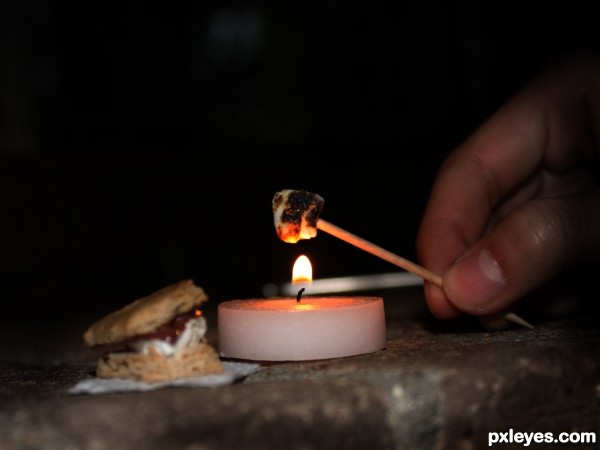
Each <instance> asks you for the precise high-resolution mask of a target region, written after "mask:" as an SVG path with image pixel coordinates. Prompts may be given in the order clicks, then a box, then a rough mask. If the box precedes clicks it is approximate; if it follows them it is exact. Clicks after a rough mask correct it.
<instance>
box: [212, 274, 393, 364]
mask: <svg viewBox="0 0 600 450" xmlns="http://www.w3.org/2000/svg"><path fill="white" fill-rule="evenodd" d="M307 285H308V286H309V285H310V284H309V283H306V279H305V283H304V284H303V286H307ZM299 289H301V287H300V285H299ZM308 292H310V287H308ZM383 306H384V305H383V299H382V298H381V297H344V296H331V297H328V296H319V297H316V296H310V295H306V296H300V294H299V295H298V297H297V298H292V297H285V298H284V297H278V298H266V299H245V300H230V301H226V302H223V303H221V304H220V305H219V307H218V318H217V321H218V347H219V352H220V354H221V356H222V357H225V358H236V359H249V360H255V361H303V360H313V359H328V358H337V357H345V356H353V355H360V354H366V353H373V352H376V351H377V350H381V349H383V348H385V346H386V326H385V313H384V307H383Z"/></svg>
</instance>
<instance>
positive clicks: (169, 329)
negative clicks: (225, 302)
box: [125, 308, 202, 345]
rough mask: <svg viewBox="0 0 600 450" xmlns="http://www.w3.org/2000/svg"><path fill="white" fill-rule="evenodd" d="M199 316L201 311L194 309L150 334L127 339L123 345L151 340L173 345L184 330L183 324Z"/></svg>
mask: <svg viewBox="0 0 600 450" xmlns="http://www.w3.org/2000/svg"><path fill="white" fill-rule="evenodd" d="M201 315H202V311H200V310H199V309H198V308H195V309H193V310H192V311H190V312H187V313H183V314H179V315H177V316H175V318H174V319H173V320H172V321H171V322H169V323H166V324H164V325H161V326H160V327H158V328H157V329H156V330H154V331H151V332H150V333H146V334H140V335H137V336H133V337H131V338H129V339H127V341H125V344H126V345H127V344H131V343H133V342H137V341H141V340H151V339H157V340H159V341H165V342H167V343H169V344H174V343H175V341H177V338H178V337H179V335H180V334H181V332H182V331H183V330H184V329H185V324H186V323H188V321H190V320H191V319H195V318H196V317H200V316H201Z"/></svg>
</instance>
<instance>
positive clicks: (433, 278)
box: [317, 219, 533, 329]
mask: <svg viewBox="0 0 600 450" xmlns="http://www.w3.org/2000/svg"><path fill="white" fill-rule="evenodd" d="M317 228H318V229H319V230H322V231H324V232H325V233H329V234H331V235H332V236H334V237H336V238H338V239H341V240H342V241H345V242H347V243H348V244H351V245H354V246H355V247H357V248H359V249H361V250H364V251H365V252H367V253H371V254H372V255H375V256H377V257H378V258H381V259H383V260H385V261H387V262H389V263H392V264H394V265H395V266H398V267H401V268H402V269H404V270H407V271H408V272H412V273H414V274H415V275H418V276H420V277H421V278H423V279H424V280H427V281H429V282H431V283H433V284H434V285H436V286H438V287H440V288H441V287H442V277H441V276H439V275H437V274H435V273H433V272H431V271H429V270H427V269H426V268H424V267H422V266H419V265H418V264H415V263H413V262H411V261H409V260H407V259H404V258H402V257H401V256H398V255H395V254H394V253H392V252H389V251H388V250H386V249H384V248H381V247H379V246H378V245H375V244H373V243H371V242H369V241H366V240H364V239H363V238H360V237H358V236H356V235H354V234H352V233H349V232H348V231H346V230H343V229H341V228H340V227H338V226H336V225H333V224H332V223H329V222H327V221H325V220H323V219H319V220H318V221H317ZM504 318H505V319H506V320H508V321H510V322H513V323H516V324H518V325H522V326H524V327H527V328H531V329H533V325H531V324H530V323H529V322H527V321H526V320H525V319H523V318H521V317H519V316H518V315H517V314H515V313H512V312H511V313H507V314H505V315H504Z"/></svg>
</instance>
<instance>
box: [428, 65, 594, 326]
mask: <svg viewBox="0 0 600 450" xmlns="http://www.w3.org/2000/svg"><path fill="white" fill-rule="evenodd" d="M599 146H600V55H597V54H592V53H585V54H578V55H572V56H571V57H569V58H565V59H563V60H561V61H560V62H558V63H555V64H554V65H553V67H552V68H551V69H550V70H548V71H546V72H544V73H543V74H541V75H540V76H539V77H538V78H536V79H535V80H533V81H532V82H531V83H530V84H528V85H527V86H526V87H525V88H524V89H523V90H521V91H520V92H519V93H518V94H517V95H516V96H515V97H514V98H513V99H511V100H510V101H509V102H507V103H506V104H505V105H504V106H503V107H502V108H500V109H499V110H498V111H497V112H496V113H495V114H494V115H493V116H492V117H490V118H489V119H488V120H487V121H486V122H485V123H484V124H483V125H482V126H481V127H480V128H479V129H478V130H476V131H475V133H473V134H472V135H471V136H470V137H469V138H468V139H467V140H466V141H465V142H464V143H462V144H461V145H460V146H459V147H458V148H457V149H456V150H455V151H454V152H453V153H452V154H451V155H450V156H449V157H448V158H447V160H446V161H444V163H443V164H442V166H441V167H440V170H439V172H438V174H437V177H436V179H435V182H434V185H433V187H432V192H431V195H430V199H429V202H428V204H427V208H426V210H425V213H424V215H423V218H422V222H421V226H420V229H419V233H418V236H417V254H418V257H419V260H420V262H421V263H422V264H423V265H424V266H425V267H427V268H428V269H429V270H432V271H433V272H435V273H439V274H441V275H442V277H443V289H441V288H439V287H436V286H434V285H432V284H431V283H426V284H425V296H426V299H427V303H428V306H429V309H430V310H431V312H432V313H433V315H434V316H436V317H438V318H446V319H448V318H453V317H455V316H456V315H458V314H459V312H461V311H462V312H466V313H469V314H472V315H475V316H479V317H480V318H481V319H482V321H484V322H485V321H486V320H487V321H488V322H490V323H491V320H493V319H494V318H495V317H498V315H499V314H500V313H502V312H503V311H506V310H507V309H509V308H510V307H511V305H512V304H513V303H514V302H516V301H517V300H519V299H520V298H522V297H523V296H525V295H527V294H529V293H531V292H532V291H534V290H535V289H537V288H538V287H540V286H542V285H544V284H545V283H546V282H548V281H550V280H551V279H552V278H553V277H555V276H556V275H558V274H559V273H560V272H561V271H562V270H563V269H565V268H567V267H568V266H569V265H570V264H573V263H576V262H579V261H581V260H583V259H584V258H586V257H588V256H593V255H594V254H596V255H598V254H600V189H599V186H598V172H599V159H598V158H599V153H600V151H599V150H600V147H599ZM492 327H494V326H492Z"/></svg>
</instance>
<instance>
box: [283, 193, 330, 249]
mask: <svg viewBox="0 0 600 450" xmlns="http://www.w3.org/2000/svg"><path fill="white" fill-rule="evenodd" d="M324 205H325V200H323V198H322V197H321V196H320V195H318V194H313V193H311V192H308V191H304V190H300V191H297V190H293V189H285V190H283V191H279V192H277V193H276V194H275V196H274V197H273V219H274V223H275V230H276V231H277V236H278V237H279V239H281V240H282V241H284V242H287V243H290V244H295V243H296V242H298V241H299V240H301V239H310V238H314V237H315V236H316V235H317V222H318V220H319V215H320V214H321V211H322V210H323V206H324Z"/></svg>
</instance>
